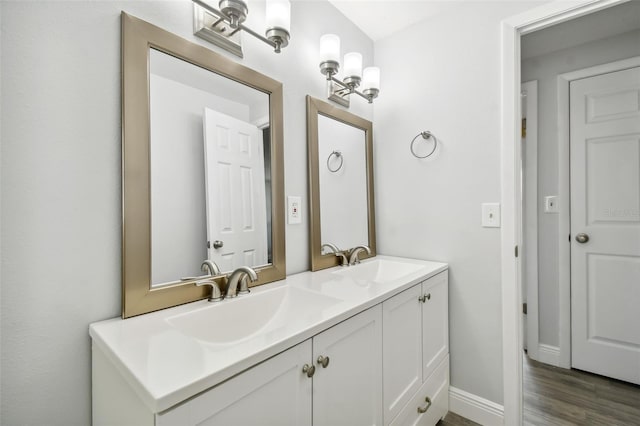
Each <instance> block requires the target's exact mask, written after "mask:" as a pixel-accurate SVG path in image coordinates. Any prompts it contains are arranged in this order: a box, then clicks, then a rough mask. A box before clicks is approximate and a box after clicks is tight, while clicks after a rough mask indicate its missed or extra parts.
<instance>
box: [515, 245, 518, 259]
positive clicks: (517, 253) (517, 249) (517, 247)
mask: <svg viewBox="0 0 640 426" xmlns="http://www.w3.org/2000/svg"><path fill="white" fill-rule="evenodd" d="M515 252H516V257H518V246H516V250H515Z"/></svg>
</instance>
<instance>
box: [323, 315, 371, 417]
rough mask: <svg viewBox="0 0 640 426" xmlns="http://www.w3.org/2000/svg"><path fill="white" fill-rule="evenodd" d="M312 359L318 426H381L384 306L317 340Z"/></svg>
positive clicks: (336, 328) (349, 320) (338, 326)
mask: <svg viewBox="0 0 640 426" xmlns="http://www.w3.org/2000/svg"><path fill="white" fill-rule="evenodd" d="M320 356H322V357H329V363H328V364H327V367H326V368H324V367H323V366H322V365H321V364H319V363H318V362H317V361H318V357H320ZM313 359H314V361H315V362H316V365H315V366H316V373H315V375H314V376H313V425H314V426H325V425H326V426H339V425H345V426H364V425H382V306H381V305H377V306H374V307H373V308H371V309H368V310H366V311H365V312H362V313H360V314H358V315H356V316H354V317H352V318H350V319H348V320H346V321H344V322H342V323H340V324H338V325H336V326H334V327H332V328H330V329H328V330H326V331H324V332H322V333H320V334H318V335H317V336H315V337H314V338H313Z"/></svg>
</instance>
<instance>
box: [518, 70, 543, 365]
mask: <svg viewBox="0 0 640 426" xmlns="http://www.w3.org/2000/svg"><path fill="white" fill-rule="evenodd" d="M522 90H523V91H526V92H527V94H526V97H525V98H524V100H523V103H524V104H525V105H526V106H527V108H526V110H527V113H526V116H525V118H526V119H527V124H526V126H527V127H526V132H527V133H526V137H525V138H524V140H525V143H524V149H525V152H524V153H523V154H525V153H526V155H525V156H524V159H525V162H524V163H523V165H522V171H523V174H522V176H523V177H525V179H524V182H523V184H524V186H523V188H524V194H523V198H522V203H523V206H522V215H523V216H522V262H523V263H522V280H523V281H522V284H523V289H524V291H525V292H526V295H527V300H526V302H527V314H526V319H527V321H526V324H524V329H523V330H526V334H525V335H524V336H523V339H524V338H526V343H527V353H528V354H529V356H530V357H531V358H533V359H535V360H538V359H539V355H538V350H539V340H540V334H539V324H538V322H539V313H538V285H539V283H538V80H530V81H526V82H523V83H522ZM525 166H528V167H526V168H525ZM523 332H524V331H523Z"/></svg>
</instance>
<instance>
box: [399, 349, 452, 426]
mask: <svg viewBox="0 0 640 426" xmlns="http://www.w3.org/2000/svg"><path fill="white" fill-rule="evenodd" d="M427 397H429V398H430V400H431V405H430V406H429V408H428V409H427V411H426V412H425V413H419V412H418V408H420V407H425V406H426V405H427V402H426V401H425V400H426V398H427ZM447 411H449V355H447V356H446V357H445V359H444V360H442V362H441V363H440V365H439V366H438V368H436V369H435V371H434V372H433V374H432V375H431V376H430V377H429V378H428V379H427V381H426V382H424V384H423V385H422V387H421V388H420V390H418V392H416V394H415V395H414V397H413V398H412V399H411V401H409V402H408V403H407V405H406V406H405V407H404V408H403V409H402V411H401V412H400V414H398V417H396V418H395V419H394V420H393V422H391V426H406V425H421V426H427V425H428V426H433V425H435V424H436V423H438V421H439V420H440V419H441V418H443V417H444V416H445V415H446V414H447Z"/></svg>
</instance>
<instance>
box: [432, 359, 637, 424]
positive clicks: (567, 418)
mask: <svg viewBox="0 0 640 426" xmlns="http://www.w3.org/2000/svg"><path fill="white" fill-rule="evenodd" d="M523 376H524V383H523V388H524V389H523V390H524V392H523V394H524V419H523V424H524V425H525V426H640V386H638V385H633V384H630V383H626V382H621V381H619V380H614V379H609V378H607V377H603V376H598V375H596V374H591V373H587V372H584V371H579V370H567V369H564V368H558V367H553V366H550V365H547V364H543V363H540V362H537V361H534V360H532V359H530V358H529V357H528V356H526V355H525V356H524V359H523ZM475 425H478V423H475V422H472V421H471V420H468V419H465V418H464V417H461V416H459V415H457V414H454V413H448V414H447V415H446V416H445V418H444V419H443V420H441V421H440V422H439V423H438V426H475Z"/></svg>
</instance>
